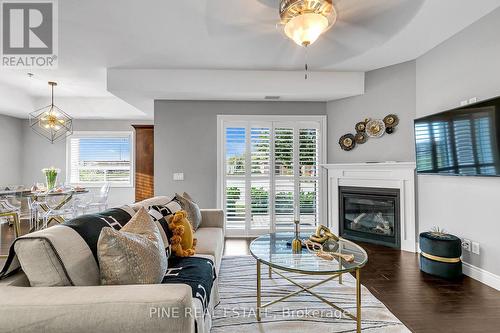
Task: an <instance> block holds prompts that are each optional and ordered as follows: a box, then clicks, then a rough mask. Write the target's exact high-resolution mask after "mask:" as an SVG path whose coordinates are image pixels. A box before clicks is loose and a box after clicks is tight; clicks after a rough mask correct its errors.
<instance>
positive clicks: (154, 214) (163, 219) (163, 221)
mask: <svg viewBox="0 0 500 333" xmlns="http://www.w3.org/2000/svg"><path fill="white" fill-rule="evenodd" d="M180 210H182V208H181V205H179V203H177V202H176V201H170V202H169V203H167V204H166V205H154V206H150V207H149V211H148V212H149V215H150V216H151V218H152V219H153V221H155V223H156V225H157V226H158V228H161V229H162V230H161V231H163V233H162V234H164V236H165V238H164V239H163V242H164V243H165V250H166V251H167V257H169V256H170V254H171V253H172V249H171V244H170V240H171V239H172V237H173V234H172V232H171V231H170V229H169V227H168V220H169V219H170V217H171V216H172V215H174V214H175V213H176V212H178V211H180Z"/></svg>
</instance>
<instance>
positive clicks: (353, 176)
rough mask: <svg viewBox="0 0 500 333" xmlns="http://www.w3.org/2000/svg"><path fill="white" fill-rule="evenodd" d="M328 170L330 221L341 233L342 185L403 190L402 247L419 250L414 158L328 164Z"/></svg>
mask: <svg viewBox="0 0 500 333" xmlns="http://www.w3.org/2000/svg"><path fill="white" fill-rule="evenodd" d="M322 167H323V168H324V169H326V170H328V221H329V226H330V228H331V230H332V231H333V232H334V233H336V234H338V233H339V186H356V187H377V188H397V189H399V190H400V215H401V228H400V229H401V237H400V241H401V250H403V251H409V252H416V251H417V247H416V239H417V237H416V234H417V230H416V216H415V215H416V214H415V212H416V208H415V206H416V193H415V168H416V165H415V163H414V162H397V163H396V162H394V163H392V162H386V163H347V164H324V165H322Z"/></svg>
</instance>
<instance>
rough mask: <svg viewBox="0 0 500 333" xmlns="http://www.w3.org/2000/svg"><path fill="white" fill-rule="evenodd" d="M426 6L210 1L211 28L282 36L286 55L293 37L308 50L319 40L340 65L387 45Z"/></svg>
mask: <svg viewBox="0 0 500 333" xmlns="http://www.w3.org/2000/svg"><path fill="white" fill-rule="evenodd" d="M424 2H425V0H369V1H367V0H254V1H235V2H232V1H231V4H228V2H227V1H222V0H209V1H207V3H206V26H207V31H208V34H209V35H210V36H212V37H214V38H226V37H230V38H235V37H236V38H238V36H251V37H252V39H254V38H259V37H261V38H270V37H275V36H280V37H283V38H281V40H282V42H280V44H277V43H278V40H276V39H274V40H273V44H274V45H276V46H277V47H279V48H280V49H283V51H285V52H289V51H290V49H289V48H288V47H286V45H287V44H286V43H290V39H291V40H293V41H294V42H295V43H296V44H298V45H300V46H303V47H308V48H309V46H310V45H312V44H313V43H314V42H316V41H318V45H319V44H321V45H322V46H321V48H320V50H321V53H322V54H323V55H324V54H325V53H328V55H329V59H330V61H331V62H332V63H334V62H340V61H342V60H345V59H347V58H350V57H352V56H354V55H359V54H362V53H364V52H365V51H367V50H369V49H371V48H373V47H375V46H377V45H381V44H383V43H384V42H386V41H387V40H388V39H389V38H390V37H392V36H394V35H395V34H397V33H398V32H399V31H400V30H401V29H402V28H403V27H404V26H405V25H406V24H407V23H408V22H409V21H410V20H411V18H412V17H413V16H415V14H416V13H417V12H418V10H419V9H420V7H421V6H422V4H423V3H424ZM232 6H235V7H234V8H231V7H232ZM228 7H229V10H228ZM229 13H231V14H229ZM233 13H234V14H233ZM319 40H321V43H320V42H319ZM291 45H293V44H291ZM314 49H315V48H313V49H311V52H312V56H313V57H314V56H315V55H319V51H317V53H315V52H316V51H314Z"/></svg>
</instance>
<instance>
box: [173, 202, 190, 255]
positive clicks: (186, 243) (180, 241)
mask: <svg viewBox="0 0 500 333" xmlns="http://www.w3.org/2000/svg"><path fill="white" fill-rule="evenodd" d="M186 216H187V213H186V212H185V211H184V210H180V211H178V212H176V213H175V214H174V215H173V216H172V217H170V222H169V224H168V227H169V229H170V231H172V234H173V236H172V238H171V240H170V244H171V248H172V253H173V254H174V255H176V256H178V257H189V256H192V255H194V253H195V247H196V238H194V237H193V227H192V226H191V223H189V221H188V219H187V218H186Z"/></svg>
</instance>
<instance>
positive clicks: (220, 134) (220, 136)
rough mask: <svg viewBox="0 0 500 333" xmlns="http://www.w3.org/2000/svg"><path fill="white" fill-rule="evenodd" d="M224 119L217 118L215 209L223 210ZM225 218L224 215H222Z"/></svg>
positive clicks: (221, 117) (219, 116)
mask: <svg viewBox="0 0 500 333" xmlns="http://www.w3.org/2000/svg"><path fill="white" fill-rule="evenodd" d="M224 144H225V143H224V118H223V116H221V115H218V116H217V194H216V197H217V201H216V203H217V206H216V208H217V209H223V207H222V204H223V202H224V201H225V200H224V191H223V190H222V184H223V183H224V182H225V180H224V174H225V173H224V170H223V169H225V165H224V166H223V163H222V154H223V152H224V150H225V149H224V148H225V147H224ZM224 216H225V214H224Z"/></svg>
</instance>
